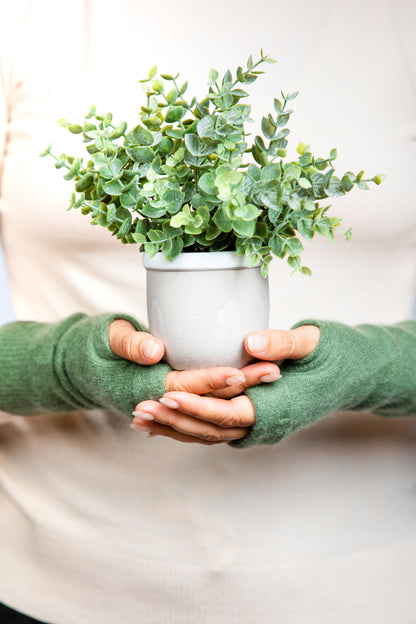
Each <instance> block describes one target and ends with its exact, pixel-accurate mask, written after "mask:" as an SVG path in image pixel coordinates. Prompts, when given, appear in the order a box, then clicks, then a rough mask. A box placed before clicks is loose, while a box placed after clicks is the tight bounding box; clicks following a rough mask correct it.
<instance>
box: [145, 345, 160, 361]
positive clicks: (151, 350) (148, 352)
mask: <svg viewBox="0 0 416 624" xmlns="http://www.w3.org/2000/svg"><path fill="white" fill-rule="evenodd" d="M158 348H159V345H158V344H157V342H155V341H154V340H145V341H144V342H143V344H142V349H141V351H142V355H144V357H146V358H149V360H153V358H154V357H155V355H156V353H157V350H158Z"/></svg>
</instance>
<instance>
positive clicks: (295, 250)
mask: <svg viewBox="0 0 416 624" xmlns="http://www.w3.org/2000/svg"><path fill="white" fill-rule="evenodd" d="M285 251H286V252H287V253H288V254H289V256H297V255H299V254H300V252H301V251H303V245H302V243H301V242H300V240H299V239H298V238H296V237H291V238H287V239H286V241H285Z"/></svg>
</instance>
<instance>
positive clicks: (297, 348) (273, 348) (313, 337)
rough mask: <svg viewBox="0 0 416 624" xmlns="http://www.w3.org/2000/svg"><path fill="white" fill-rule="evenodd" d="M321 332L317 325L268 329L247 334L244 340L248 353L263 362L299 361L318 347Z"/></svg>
mask: <svg viewBox="0 0 416 624" xmlns="http://www.w3.org/2000/svg"><path fill="white" fill-rule="evenodd" d="M320 336H321V330H320V329H319V327H316V326H315V325H303V326H302V327H297V328H296V329H290V330H282V329H266V330H263V331H256V332H251V333H250V334H247V336H246V337H245V339H244V346H245V348H246V351H247V352H248V353H250V355H252V356H253V357H256V358H258V359H261V360H284V359H286V358H289V359H291V360H299V359H301V358H303V357H306V356H307V355H309V354H310V353H312V351H313V350H314V349H315V347H316V346H317V344H318V342H319V339H320Z"/></svg>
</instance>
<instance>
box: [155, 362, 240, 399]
mask: <svg viewBox="0 0 416 624" xmlns="http://www.w3.org/2000/svg"><path fill="white" fill-rule="evenodd" d="M245 383H246V378H245V376H244V373H242V371H241V370H240V369H238V368H231V367H229V366H215V367H213V368H201V369H196V370H190V371H169V373H168V374H167V375H166V380H165V388H166V390H167V392H170V391H172V390H178V391H180V392H191V393H192V394H206V393H207V392H213V391H215V390H219V389H220V388H226V387H227V386H241V385H242V384H245Z"/></svg>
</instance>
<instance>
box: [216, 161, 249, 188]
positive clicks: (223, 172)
mask: <svg viewBox="0 0 416 624" xmlns="http://www.w3.org/2000/svg"><path fill="white" fill-rule="evenodd" d="M242 178H243V174H242V173H241V172H240V171H235V170H234V169H232V168H231V167H230V166H228V165H221V166H220V167H218V168H217V170H216V176H215V184H216V185H217V186H218V187H219V186H221V185H222V184H231V185H236V184H238V183H239V182H241V180H242Z"/></svg>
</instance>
